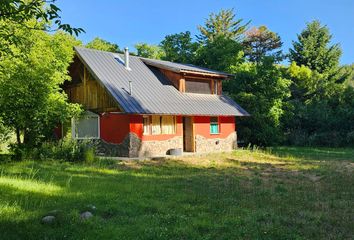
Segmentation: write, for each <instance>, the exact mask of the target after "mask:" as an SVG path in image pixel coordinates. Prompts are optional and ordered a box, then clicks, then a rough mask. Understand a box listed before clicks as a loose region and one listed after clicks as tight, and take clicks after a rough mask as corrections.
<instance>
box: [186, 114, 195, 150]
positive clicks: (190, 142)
mask: <svg viewBox="0 0 354 240" xmlns="http://www.w3.org/2000/svg"><path fill="white" fill-rule="evenodd" d="M194 149H195V140H194V127H193V117H183V151H184V152H194Z"/></svg>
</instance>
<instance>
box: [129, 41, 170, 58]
mask: <svg viewBox="0 0 354 240" xmlns="http://www.w3.org/2000/svg"><path fill="white" fill-rule="evenodd" d="M135 48H136V50H137V55H138V56H140V57H145V58H152V59H161V58H163V57H164V56H165V52H164V50H163V49H162V48H161V47H160V46H157V45H152V44H147V43H137V44H135Z"/></svg>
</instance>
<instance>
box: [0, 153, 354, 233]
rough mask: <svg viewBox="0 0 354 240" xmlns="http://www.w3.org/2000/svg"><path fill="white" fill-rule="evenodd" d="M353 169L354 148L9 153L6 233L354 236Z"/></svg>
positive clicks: (0, 213)
mask: <svg viewBox="0 0 354 240" xmlns="http://www.w3.org/2000/svg"><path fill="white" fill-rule="evenodd" d="M353 173H354V150H353V149H352V150H351V149H314V148H273V149H269V150H267V151H258V150H257V151H250V150H237V151H235V152H233V153H224V154H212V155H208V156H202V157H188V158H180V159H171V160H161V159H160V160H149V161H140V162H123V161H121V162H117V161H112V160H101V161H96V162H94V163H92V164H84V163H67V162H58V161H23V162H8V163H1V164H0V234H1V235H0V238H1V239H353V238H354V227H353V221H354V174H353ZM90 205H94V206H95V207H96V210H91V211H92V212H93V214H94V217H92V218H91V219H89V220H87V221H82V220H81V219H80V213H81V212H83V211H85V210H87V209H91V208H92V206H90ZM53 210H56V213H55V215H56V216H57V219H56V222H55V223H54V224H49V225H47V224H42V223H41V219H42V217H43V216H45V215H46V214H47V213H48V212H51V211H53Z"/></svg>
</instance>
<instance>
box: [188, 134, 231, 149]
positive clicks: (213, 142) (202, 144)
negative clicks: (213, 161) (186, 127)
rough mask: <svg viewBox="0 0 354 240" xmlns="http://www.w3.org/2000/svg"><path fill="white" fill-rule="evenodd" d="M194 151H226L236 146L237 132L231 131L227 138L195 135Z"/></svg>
mask: <svg viewBox="0 0 354 240" xmlns="http://www.w3.org/2000/svg"><path fill="white" fill-rule="evenodd" d="M195 138H196V140H195V151H196V152H197V153H209V152H228V151H232V150H233V149H235V148H237V133H236V132H233V133H231V134H230V135H229V136H228V137H227V138H213V139H210V138H205V137H203V136H200V135H196V137H195Z"/></svg>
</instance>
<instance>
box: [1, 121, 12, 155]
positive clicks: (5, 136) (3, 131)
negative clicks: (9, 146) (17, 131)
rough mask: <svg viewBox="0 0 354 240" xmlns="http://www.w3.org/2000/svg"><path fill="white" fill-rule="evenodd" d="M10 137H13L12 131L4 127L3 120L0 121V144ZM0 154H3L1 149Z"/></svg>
mask: <svg viewBox="0 0 354 240" xmlns="http://www.w3.org/2000/svg"><path fill="white" fill-rule="evenodd" d="M10 135H11V129H9V128H8V127H6V126H4V124H3V122H2V120H1V119H0V143H4V142H6V140H8V139H9V137H10ZM0 152H1V149H0Z"/></svg>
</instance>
